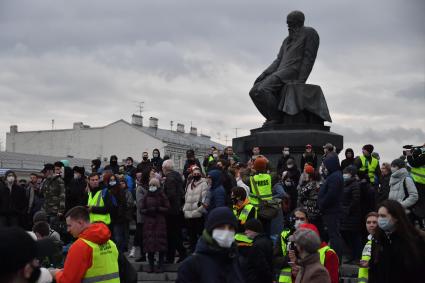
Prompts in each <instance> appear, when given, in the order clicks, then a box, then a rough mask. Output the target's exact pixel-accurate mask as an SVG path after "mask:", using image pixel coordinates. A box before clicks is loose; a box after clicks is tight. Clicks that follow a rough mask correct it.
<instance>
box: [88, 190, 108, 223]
mask: <svg viewBox="0 0 425 283" xmlns="http://www.w3.org/2000/svg"><path fill="white" fill-rule="evenodd" d="M87 205H88V206H97V207H104V206H105V203H104V202H103V197H102V190H99V191H98V192H97V193H96V194H95V195H94V197H93V195H92V193H91V192H89V200H88V202H87ZM94 222H103V223H105V224H106V225H109V224H110V223H111V216H110V215H109V213H107V214H96V213H91V212H90V223H94Z"/></svg>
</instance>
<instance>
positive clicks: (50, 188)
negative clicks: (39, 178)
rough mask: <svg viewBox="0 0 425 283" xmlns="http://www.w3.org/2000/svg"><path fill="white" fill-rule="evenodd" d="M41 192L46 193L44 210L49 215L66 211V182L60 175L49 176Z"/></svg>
mask: <svg viewBox="0 0 425 283" xmlns="http://www.w3.org/2000/svg"><path fill="white" fill-rule="evenodd" d="M41 192H42V193H43V195H44V204H43V210H44V211H45V212H46V213H47V214H48V215H49V214H57V213H62V214H63V213H64V212H65V183H64V181H63V179H62V178H61V177H60V176H51V177H47V179H46V180H45V181H44V182H43V184H42V187H41Z"/></svg>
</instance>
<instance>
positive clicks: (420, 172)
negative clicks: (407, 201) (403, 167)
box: [410, 166, 425, 184]
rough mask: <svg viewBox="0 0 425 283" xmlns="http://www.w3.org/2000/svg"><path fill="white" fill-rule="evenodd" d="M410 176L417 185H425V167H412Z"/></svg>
mask: <svg viewBox="0 0 425 283" xmlns="http://www.w3.org/2000/svg"><path fill="white" fill-rule="evenodd" d="M410 176H411V177H412V179H413V181H414V182H415V183H419V184H425V166H420V167H410Z"/></svg>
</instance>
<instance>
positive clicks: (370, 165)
mask: <svg viewBox="0 0 425 283" xmlns="http://www.w3.org/2000/svg"><path fill="white" fill-rule="evenodd" d="M360 160H361V161H362V167H361V168H360V169H359V171H360V172H367V175H368V176H369V181H370V183H372V184H373V183H374V182H375V170H376V167H378V165H379V161H378V159H376V158H375V157H373V156H371V161H370V162H369V161H368V160H367V159H366V157H365V156H364V155H361V156H360Z"/></svg>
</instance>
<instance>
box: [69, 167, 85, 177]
mask: <svg viewBox="0 0 425 283" xmlns="http://www.w3.org/2000/svg"><path fill="white" fill-rule="evenodd" d="M72 171H74V172H77V173H80V174H81V175H84V172H85V169H84V167H78V166H74V168H72Z"/></svg>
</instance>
